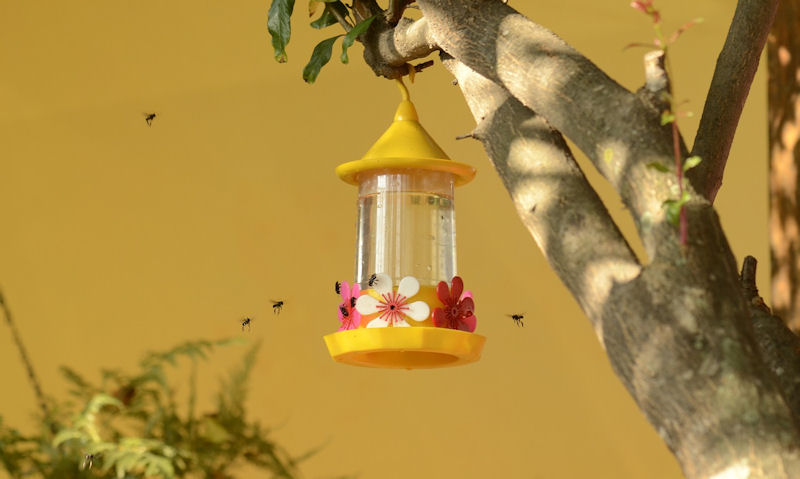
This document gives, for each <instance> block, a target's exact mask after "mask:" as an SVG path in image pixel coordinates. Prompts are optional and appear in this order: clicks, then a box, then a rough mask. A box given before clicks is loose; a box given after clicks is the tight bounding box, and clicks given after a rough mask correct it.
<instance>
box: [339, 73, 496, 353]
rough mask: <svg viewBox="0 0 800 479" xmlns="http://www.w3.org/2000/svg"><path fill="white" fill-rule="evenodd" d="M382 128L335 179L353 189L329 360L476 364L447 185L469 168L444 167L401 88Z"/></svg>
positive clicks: (470, 172)
mask: <svg viewBox="0 0 800 479" xmlns="http://www.w3.org/2000/svg"><path fill="white" fill-rule="evenodd" d="M397 85H398V87H399V88H400V92H401V94H402V97H403V99H402V101H401V102H400V106H398V107H397V112H396V113H395V116H394V122H392V124H391V126H389V129H388V130H386V132H385V133H384V134H383V135H382V136H381V137H380V138H379V139H378V141H377V142H376V143H375V144H374V145H373V146H372V148H370V149H369V151H367V154H366V155H364V157H363V158H361V159H360V160H357V161H351V162H348V163H344V164H342V165H339V166H338V167H337V168H336V174H337V175H338V176H339V178H341V179H342V180H344V181H345V182H347V183H350V184H352V185H357V186H358V227H357V235H356V236H357V240H356V248H357V250H358V251H357V253H356V279H355V281H354V282H353V283H352V284H350V283H348V282H347V281H341V282H337V283H336V292H337V293H338V294H340V295H341V303H339V306H338V310H337V314H338V316H339V321H340V323H341V326H340V328H339V330H338V331H337V332H335V333H332V334H329V335H327V336H325V343H326V344H327V346H328V351H329V352H330V354H331V357H333V359H334V360H336V361H338V362H341V363H345V364H352V365H355V366H366V367H375V368H398V369H421V368H438V367H445V366H456V365H459V364H466V363H470V362H473V361H477V360H478V359H480V355H481V350H482V349H483V344H484V343H485V342H486V338H485V337H483V336H480V335H478V334H475V333H474V332H473V331H474V330H475V326H476V322H477V318H476V316H475V303H474V299H473V297H472V293H471V292H470V291H465V290H464V284H463V281H462V279H461V278H460V277H459V276H458V275H457V271H456V230H455V210H454V205H453V189H454V187H455V186H459V185H463V184H465V183H467V182H469V181H470V180H472V178H474V177H475V169H474V168H472V167H471V166H469V165H466V164H463V163H457V162H455V161H452V160H451V159H450V158H448V156H447V155H446V154H445V152H444V151H442V149H441V148H440V147H439V145H437V144H436V142H435V141H434V140H433V138H431V136H430V135H429V134H428V133H427V132H426V131H425V129H424V128H422V125H420V124H419V119H418V117H417V111H416V109H415V108H414V105H413V104H412V103H411V101H410V99H409V95H408V90H406V87H405V85H403V82H402V81H400V80H398V81H397Z"/></svg>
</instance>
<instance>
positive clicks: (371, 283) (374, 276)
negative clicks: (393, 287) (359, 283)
mask: <svg viewBox="0 0 800 479" xmlns="http://www.w3.org/2000/svg"><path fill="white" fill-rule="evenodd" d="M377 281H378V275H377V274H375V273H373V274H372V276H370V277H369V281H367V283H368V284H369V287H370V288H371V287H373V286H375V283H376V282H377Z"/></svg>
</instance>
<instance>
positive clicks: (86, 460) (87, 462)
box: [80, 454, 94, 471]
mask: <svg viewBox="0 0 800 479" xmlns="http://www.w3.org/2000/svg"><path fill="white" fill-rule="evenodd" d="M93 464H94V454H86V455H84V456H83V462H82V463H81V468H80V470H81V471H83V470H84V469H91V468H92V465H93Z"/></svg>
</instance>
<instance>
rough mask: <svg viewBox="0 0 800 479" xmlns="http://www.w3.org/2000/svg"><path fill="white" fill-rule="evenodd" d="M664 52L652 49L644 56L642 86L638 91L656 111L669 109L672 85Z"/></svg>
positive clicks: (660, 111)
mask: <svg viewBox="0 0 800 479" xmlns="http://www.w3.org/2000/svg"><path fill="white" fill-rule="evenodd" d="M665 62H666V53H665V52H664V50H654V51H652V52H648V53H646V54H645V56H644V78H645V83H644V87H643V88H642V89H641V90H640V91H639V92H638V94H639V96H640V97H642V98H643V99H644V100H646V101H647V102H648V103H650V105H651V106H652V107H653V109H655V110H656V111H657V112H659V113H662V112H663V111H664V110H667V109H669V107H670V102H669V95H671V92H672V87H671V85H670V81H669V76H668V75H667V69H666V65H665Z"/></svg>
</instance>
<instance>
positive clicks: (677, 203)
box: [662, 191, 691, 227]
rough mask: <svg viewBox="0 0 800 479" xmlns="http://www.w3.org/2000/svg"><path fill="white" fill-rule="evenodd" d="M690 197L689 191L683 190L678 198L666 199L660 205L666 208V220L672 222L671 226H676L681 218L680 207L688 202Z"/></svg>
mask: <svg viewBox="0 0 800 479" xmlns="http://www.w3.org/2000/svg"><path fill="white" fill-rule="evenodd" d="M690 199H691V196H690V195H689V192H688V191H684V192H683V193H682V194H681V198H680V199H679V200H667V201H665V202H664V203H663V205H662V206H665V207H666V208H667V212H666V215H667V221H669V222H670V223H672V225H673V226H676V227H677V226H678V224H679V222H680V218H681V208H683V205H685V204H686V203H688V202H689V200H690Z"/></svg>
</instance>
